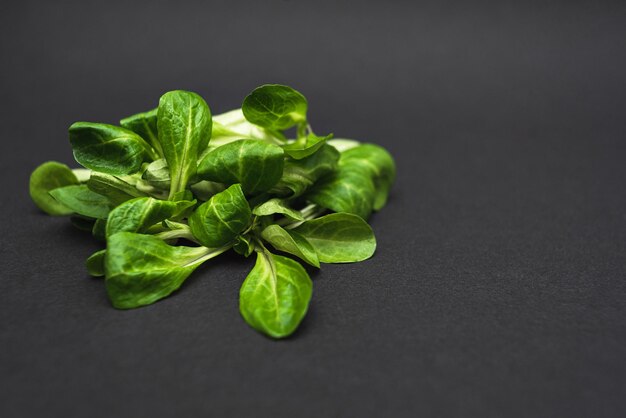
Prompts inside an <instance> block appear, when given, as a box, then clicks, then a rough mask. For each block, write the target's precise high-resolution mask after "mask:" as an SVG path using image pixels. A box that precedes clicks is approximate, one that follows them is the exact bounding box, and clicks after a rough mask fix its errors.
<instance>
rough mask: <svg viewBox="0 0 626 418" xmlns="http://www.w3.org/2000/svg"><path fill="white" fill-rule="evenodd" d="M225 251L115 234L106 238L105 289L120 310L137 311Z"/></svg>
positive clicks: (150, 236)
mask: <svg viewBox="0 0 626 418" xmlns="http://www.w3.org/2000/svg"><path fill="white" fill-rule="evenodd" d="M223 251H225V249H220V250H219V251H215V250H212V249H209V248H204V247H183V246H178V247H173V246H170V245H168V244H166V243H165V242H163V241H162V240H160V239H159V238H156V237H154V236H152V235H143V234H136V233H132V232H118V233H117V234H113V235H111V236H110V237H109V238H108V245H107V250H106V255H105V257H104V266H105V272H106V281H105V283H106V289H107V293H108V295H109V298H110V299H111V302H112V303H113V306H115V307H116V308H119V309H130V308H137V307H139V306H143V305H149V304H151V303H154V302H156V301H157V300H159V299H162V298H164V297H166V296H168V295H169V294H171V293H172V292H173V291H175V290H176V289H178V288H179V287H180V286H181V285H182V284H183V282H184V281H185V279H186V278H187V277H189V275H190V274H191V273H192V272H193V271H194V270H195V269H196V268H197V267H198V266H199V265H200V264H202V263H203V262H204V261H206V260H208V259H209V258H211V257H213V256H215V255H217V254H219V253H220V252H223Z"/></svg>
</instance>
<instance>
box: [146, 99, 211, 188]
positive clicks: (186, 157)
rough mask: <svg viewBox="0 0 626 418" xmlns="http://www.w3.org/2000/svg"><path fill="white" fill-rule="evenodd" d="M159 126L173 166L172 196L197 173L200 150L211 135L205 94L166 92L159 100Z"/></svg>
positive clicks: (163, 147)
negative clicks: (203, 97)
mask: <svg viewBox="0 0 626 418" xmlns="http://www.w3.org/2000/svg"><path fill="white" fill-rule="evenodd" d="M157 129H158V134H159V143H160V144H161V148H162V149H163V156H164V157H165V160H166V161H167V165H168V167H169V170H170V179H171V186H170V195H169V198H170V200H172V199H174V197H175V196H176V195H177V194H178V193H180V192H181V191H184V190H185V188H186V187H187V183H188V182H189V180H190V179H191V177H192V176H193V175H194V174H195V173H196V167H197V160H198V156H199V155H200V152H202V150H203V149H205V148H206V147H207V145H208V144H209V139H210V138H211V111H210V110H209V106H208V105H207V104H206V102H205V101H204V99H202V97H200V96H198V95H197V94H195V93H191V92H188V91H182V90H176V91H170V92H168V93H165V94H164V95H163V96H161V99H160V101H159V109H158V113H157Z"/></svg>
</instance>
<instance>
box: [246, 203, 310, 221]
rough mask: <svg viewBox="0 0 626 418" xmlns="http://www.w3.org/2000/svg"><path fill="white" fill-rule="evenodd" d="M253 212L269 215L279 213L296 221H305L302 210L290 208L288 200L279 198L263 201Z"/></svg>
mask: <svg viewBox="0 0 626 418" xmlns="http://www.w3.org/2000/svg"><path fill="white" fill-rule="evenodd" d="M252 213H253V214H255V215H257V216H268V215H273V214H275V213H278V214H281V215H285V216H287V217H289V218H291V219H294V220H296V221H304V217H303V216H302V214H301V213H300V211H297V210H295V209H292V208H290V207H289V205H288V204H287V201H286V200H284V199H279V198H273V199H270V200H268V201H266V202H264V203H261V204H260V205H258V206H257V207H255V208H254V209H253V210H252Z"/></svg>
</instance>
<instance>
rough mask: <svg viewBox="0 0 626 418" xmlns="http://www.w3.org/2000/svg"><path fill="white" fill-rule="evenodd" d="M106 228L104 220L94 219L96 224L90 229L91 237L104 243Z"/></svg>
mask: <svg viewBox="0 0 626 418" xmlns="http://www.w3.org/2000/svg"><path fill="white" fill-rule="evenodd" d="M106 228H107V220H106V219H96V222H94V224H93V228H91V235H93V237H94V238H95V239H97V240H98V241H106Z"/></svg>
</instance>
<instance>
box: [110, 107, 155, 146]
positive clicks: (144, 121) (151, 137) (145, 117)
mask: <svg viewBox="0 0 626 418" xmlns="http://www.w3.org/2000/svg"><path fill="white" fill-rule="evenodd" d="M158 110H159V109H158V108H155V109H152V110H149V111H147V112H142V113H137V114H136V115H132V116H129V117H127V118H124V119H122V120H120V126H121V127H123V128H126V129H129V130H131V131H133V132H135V133H136V134H137V135H139V136H140V137H142V138H143V139H145V140H146V142H147V143H148V144H150V145H151V146H152V148H154V150H156V152H157V154H158V155H160V156H162V155H163V149H162V148H161V143H160V142H159V134H158V132H159V131H158V128H157V112H158Z"/></svg>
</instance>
